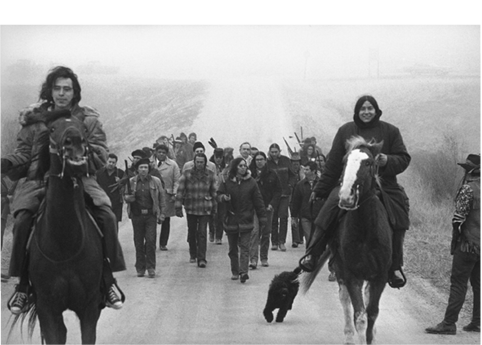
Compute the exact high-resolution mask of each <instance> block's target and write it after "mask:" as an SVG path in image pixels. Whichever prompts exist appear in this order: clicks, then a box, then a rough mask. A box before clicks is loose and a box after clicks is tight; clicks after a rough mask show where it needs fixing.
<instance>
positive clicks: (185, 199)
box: [175, 169, 217, 216]
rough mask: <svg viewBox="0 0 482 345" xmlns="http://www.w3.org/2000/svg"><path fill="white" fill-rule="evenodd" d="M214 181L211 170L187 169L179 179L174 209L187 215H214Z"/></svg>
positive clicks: (215, 203)
mask: <svg viewBox="0 0 482 345" xmlns="http://www.w3.org/2000/svg"><path fill="white" fill-rule="evenodd" d="M215 186H216V180H215V177H214V173H213V172H212V171H211V170H208V169H204V170H202V171H198V170H196V169H188V170H186V171H184V172H183V173H182V175H181V178H180V179H179V187H178V189H177V195H176V203H175V208H176V209H177V210H179V209H182V205H184V209H185V210H186V213H187V214H192V215H196V216H207V215H211V214H212V213H215V210H216V208H217V201H216V188H215Z"/></svg>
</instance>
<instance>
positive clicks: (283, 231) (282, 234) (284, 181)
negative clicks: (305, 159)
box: [268, 143, 295, 252]
mask: <svg viewBox="0 0 482 345" xmlns="http://www.w3.org/2000/svg"><path fill="white" fill-rule="evenodd" d="M268 167H269V168H270V169H271V170H273V171H274V172H276V174H278V177H279V180H280V183H281V198H280V202H279V205H278V207H277V208H276V209H274V212H273V222H272V228H271V250H278V248H279V249H280V250H281V251H283V252H284V251H286V246H285V243H286V235H287V233H288V207H289V203H290V195H291V191H292V188H293V186H292V185H290V183H292V180H293V178H295V173H294V172H293V168H292V167H291V161H290V159H289V158H288V157H286V156H283V155H281V149H280V147H279V145H278V144H276V143H273V144H271V145H270V147H269V158H268ZM278 221H279V228H278Z"/></svg>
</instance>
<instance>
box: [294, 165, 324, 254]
mask: <svg viewBox="0 0 482 345" xmlns="http://www.w3.org/2000/svg"><path fill="white" fill-rule="evenodd" d="M303 170H304V175H305V178H304V179H303V180H301V181H300V182H299V183H298V184H296V186H295V189H294V190H293V195H292V196H291V202H290V211H291V220H292V222H296V223H300V224H301V228H300V230H301V231H302V232H303V234H304V238H305V241H306V246H308V244H309V243H310V239H311V233H312V230H313V228H314V221H315V218H316V216H317V215H318V213H319V212H320V209H321V206H322V201H321V199H320V198H317V199H315V200H313V201H311V200H310V197H311V194H312V193H313V190H314V189H315V185H316V183H317V182H318V180H319V178H318V174H317V173H318V165H317V164H316V162H313V161H308V162H307V163H306V165H305V166H303ZM301 231H300V232H301Z"/></svg>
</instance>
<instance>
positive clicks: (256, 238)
mask: <svg viewBox="0 0 482 345" xmlns="http://www.w3.org/2000/svg"><path fill="white" fill-rule="evenodd" d="M266 218H267V222H266V226H264V227H263V228H261V229H260V226H259V219H258V216H257V215H256V213H255V214H254V229H253V231H251V238H250V242H249V261H250V262H253V263H256V264H258V250H259V254H260V257H261V260H268V250H269V236H270V234H271V221H272V218H273V210H268V209H266Z"/></svg>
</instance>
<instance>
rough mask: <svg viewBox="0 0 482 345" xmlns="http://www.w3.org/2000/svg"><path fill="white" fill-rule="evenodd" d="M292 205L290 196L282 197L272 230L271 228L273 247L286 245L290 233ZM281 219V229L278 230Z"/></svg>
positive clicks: (276, 210) (274, 215)
mask: <svg viewBox="0 0 482 345" xmlns="http://www.w3.org/2000/svg"><path fill="white" fill-rule="evenodd" d="M289 203H290V197H289V196H282V197H281V198H280V202H279V205H278V208H277V209H275V210H274V212H273V220H272V228H271V244H272V245H273V246H276V245H280V244H285V243H286V234H287V233H288V206H289ZM278 218H279V229H278Z"/></svg>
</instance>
